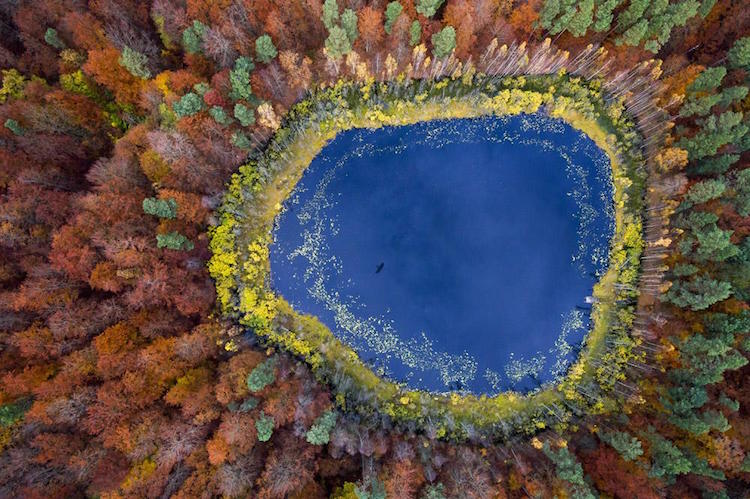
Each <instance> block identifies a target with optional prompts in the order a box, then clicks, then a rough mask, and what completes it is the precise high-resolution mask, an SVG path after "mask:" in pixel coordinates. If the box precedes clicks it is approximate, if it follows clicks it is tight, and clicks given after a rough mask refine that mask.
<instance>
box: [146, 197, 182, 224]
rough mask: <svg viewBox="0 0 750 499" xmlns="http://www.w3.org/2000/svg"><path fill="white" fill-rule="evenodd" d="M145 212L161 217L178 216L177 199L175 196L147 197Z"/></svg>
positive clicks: (170, 217)
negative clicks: (164, 197) (162, 197)
mask: <svg viewBox="0 0 750 499" xmlns="http://www.w3.org/2000/svg"><path fill="white" fill-rule="evenodd" d="M142 204H143V212H144V213H146V214H148V215H154V216H157V217H159V218H168V219H172V218H176V217H177V201H176V200H175V199H174V198H168V199H157V198H146V199H144V200H143V203H142Z"/></svg>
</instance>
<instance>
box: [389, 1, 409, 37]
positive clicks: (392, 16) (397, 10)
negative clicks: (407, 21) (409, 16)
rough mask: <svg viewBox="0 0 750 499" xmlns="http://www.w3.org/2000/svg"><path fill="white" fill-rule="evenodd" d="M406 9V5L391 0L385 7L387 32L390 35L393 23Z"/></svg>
mask: <svg viewBox="0 0 750 499" xmlns="http://www.w3.org/2000/svg"><path fill="white" fill-rule="evenodd" d="M403 11H404V7H403V6H402V5H401V4H400V3H399V2H390V3H389V4H388V6H387V7H386V8H385V32H386V33H388V34H389V35H390V34H391V30H392V29H393V24H394V23H395V22H396V19H398V16H400V15H401V12H403Z"/></svg>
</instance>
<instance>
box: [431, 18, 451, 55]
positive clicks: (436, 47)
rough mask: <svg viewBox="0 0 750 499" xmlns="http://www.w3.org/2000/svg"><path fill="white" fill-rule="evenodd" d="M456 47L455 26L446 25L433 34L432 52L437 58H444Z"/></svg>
mask: <svg viewBox="0 0 750 499" xmlns="http://www.w3.org/2000/svg"><path fill="white" fill-rule="evenodd" d="M455 48H456V30H455V29H454V28H453V26H446V27H445V28H443V29H442V30H440V31H438V32H437V33H435V34H434V35H432V53H433V54H434V55H435V57H436V58H437V59H443V58H445V57H447V56H449V55H450V54H451V52H453V49H455Z"/></svg>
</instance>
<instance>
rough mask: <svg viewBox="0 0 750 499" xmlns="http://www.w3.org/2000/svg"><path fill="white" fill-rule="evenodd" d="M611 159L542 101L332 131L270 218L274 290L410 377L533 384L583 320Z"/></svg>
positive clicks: (378, 364)
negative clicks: (490, 112) (524, 111)
mask: <svg viewBox="0 0 750 499" xmlns="http://www.w3.org/2000/svg"><path fill="white" fill-rule="evenodd" d="M612 230H613V207H612V185H611V172H610V167H609V161H608V159H607V157H606V156H605V155H604V153H603V152H602V151H601V150H599V149H598V148H597V147H596V146H595V144H594V143H593V142H592V141H591V140H590V139H589V138H588V137H586V136H585V135H583V134H581V133H580V132H578V131H576V130H574V129H572V128H571V127H570V126H568V125H566V124H565V123H563V122H562V121H560V120H556V119H552V118H549V117H547V116H545V115H543V114H534V115H520V116H514V117H507V118H495V117H488V118H481V119H462V120H446V121H433V122H426V123H420V124H417V125H410V126H404V127H387V128H382V129H377V130H352V131H348V132H344V133H341V134H339V135H338V136H337V137H336V138H335V139H334V140H332V141H331V142H330V143H329V144H328V145H327V146H326V147H325V148H324V149H323V151H322V152H321V153H320V154H319V155H318V156H317V157H316V158H315V160H314V161H313V162H312V164H311V165H310V166H309V168H308V170H307V171H306V172H305V175H304V176H303V178H302V180H301V181H300V183H299V184H298V185H297V188H296V189H295V191H294V193H293V194H292V196H291V197H290V198H289V200H288V201H287V202H286V204H285V209H284V211H283V212H282V214H281V215H280V216H279V218H278V220H277V226H276V229H275V231H274V238H275V241H274V243H273V245H272V246H271V276H272V285H273V287H274V289H275V290H276V291H277V292H279V293H280V294H281V295H283V296H284V297H285V298H286V299H287V300H289V302H290V303H291V304H292V305H293V306H294V307H295V309H296V310H298V311H300V312H303V313H309V314H313V315H316V316H317V317H318V318H319V319H320V320H321V321H322V322H323V323H324V324H326V325H327V326H328V327H329V328H330V329H331V330H332V331H333V332H334V334H336V336H338V337H339V338H340V339H342V340H343V341H345V342H347V343H348V344H349V345H351V346H352V347H353V348H354V349H355V350H356V351H357V352H358V353H359V354H360V356H361V358H362V359H363V360H366V361H367V362H369V363H370V364H371V365H372V366H373V368H374V369H375V370H376V371H378V372H380V373H381V374H383V375H385V376H387V377H389V378H391V379H393V380H396V381H402V382H406V383H407V384H408V385H409V386H411V387H414V388H421V389H427V390H433V391H448V390H467V391H472V392H475V393H488V394H492V393H497V392H499V391H502V390H507V389H514V390H519V391H527V390H530V389H533V388H535V387H537V386H539V384H540V383H545V382H548V381H551V380H553V379H554V378H555V377H557V376H559V375H561V374H563V373H564V372H565V370H566V369H567V367H568V365H569V363H570V361H571V360H572V359H573V358H574V357H575V354H576V351H577V348H578V347H579V345H580V342H581V341H582V339H583V337H584V336H585V333H586V332H587V331H588V327H589V311H588V307H589V305H587V304H586V297H587V296H589V295H591V292H592V287H593V285H594V283H595V282H596V280H597V279H598V276H599V275H600V274H601V273H602V272H603V271H604V270H606V260H607V255H608V251H609V239H610V237H611V234H612Z"/></svg>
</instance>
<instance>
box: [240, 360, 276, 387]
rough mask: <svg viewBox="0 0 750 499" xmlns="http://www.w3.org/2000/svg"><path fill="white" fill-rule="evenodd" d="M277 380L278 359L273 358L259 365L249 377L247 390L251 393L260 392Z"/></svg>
mask: <svg viewBox="0 0 750 499" xmlns="http://www.w3.org/2000/svg"><path fill="white" fill-rule="evenodd" d="M275 379H276V357H271V358H269V359H266V360H264V361H263V362H261V363H260V364H258V365H257V366H256V367H255V369H253V370H252V371H251V372H250V374H248V375H247V380H246V384H247V388H248V389H249V390H250V391H251V392H259V391H261V390H262V389H264V388H265V387H267V386H268V385H270V384H271V383H273V382H274V380H275Z"/></svg>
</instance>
